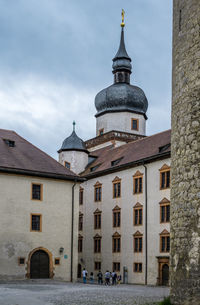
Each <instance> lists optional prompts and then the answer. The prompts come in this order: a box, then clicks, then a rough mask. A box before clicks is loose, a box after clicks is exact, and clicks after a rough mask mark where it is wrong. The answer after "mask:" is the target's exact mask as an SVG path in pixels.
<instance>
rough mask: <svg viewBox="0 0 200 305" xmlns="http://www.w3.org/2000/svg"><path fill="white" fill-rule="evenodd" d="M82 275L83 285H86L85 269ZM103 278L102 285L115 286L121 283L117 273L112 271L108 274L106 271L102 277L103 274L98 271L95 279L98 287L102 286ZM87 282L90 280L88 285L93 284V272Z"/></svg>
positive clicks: (86, 273) (86, 274)
mask: <svg viewBox="0 0 200 305" xmlns="http://www.w3.org/2000/svg"><path fill="white" fill-rule="evenodd" d="M82 275H83V283H84V284H86V282H87V276H88V272H87V270H86V269H85V268H84V269H83V271H82ZM103 278H104V283H105V285H106V286H108V285H117V284H120V283H121V275H117V273H116V272H115V271H114V270H113V272H110V271H108V270H107V271H106V273H105V274H104V276H103V273H102V272H101V270H99V272H98V273H97V279H98V284H99V285H102V284H103ZM89 280H90V284H93V283H94V273H93V272H91V273H90V277H89Z"/></svg>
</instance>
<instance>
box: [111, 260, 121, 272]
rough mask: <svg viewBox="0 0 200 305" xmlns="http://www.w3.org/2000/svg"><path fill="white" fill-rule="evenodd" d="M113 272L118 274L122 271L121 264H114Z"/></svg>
mask: <svg viewBox="0 0 200 305" xmlns="http://www.w3.org/2000/svg"><path fill="white" fill-rule="evenodd" d="M113 271H116V272H119V271H120V263H118V262H117V263H116V262H113Z"/></svg>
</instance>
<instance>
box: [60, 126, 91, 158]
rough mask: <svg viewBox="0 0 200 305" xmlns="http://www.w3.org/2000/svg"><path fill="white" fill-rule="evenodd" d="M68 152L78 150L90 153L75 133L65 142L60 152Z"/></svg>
mask: <svg viewBox="0 0 200 305" xmlns="http://www.w3.org/2000/svg"><path fill="white" fill-rule="evenodd" d="M66 150H77V151H84V152H86V153H88V151H87V149H86V146H85V143H84V141H83V140H82V139H80V138H79V137H78V136H77V134H76V132H75V131H73V132H72V134H71V135H70V136H69V137H68V138H66V139H65V140H64V141H63V143H62V146H61V148H60V149H59V151H58V152H61V151H66Z"/></svg>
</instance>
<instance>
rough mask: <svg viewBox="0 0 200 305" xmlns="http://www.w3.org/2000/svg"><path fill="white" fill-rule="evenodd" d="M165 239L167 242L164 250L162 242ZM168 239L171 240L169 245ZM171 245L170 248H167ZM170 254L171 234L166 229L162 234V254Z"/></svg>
mask: <svg viewBox="0 0 200 305" xmlns="http://www.w3.org/2000/svg"><path fill="white" fill-rule="evenodd" d="M163 238H164V240H165V247H164V250H162V248H163V247H162V246H163V244H162V241H163ZM168 239H169V243H168ZM168 244H169V248H168V247H167V246H168ZM169 252H170V233H169V232H168V231H167V230H166V229H165V230H163V231H162V232H161V233H160V253H169Z"/></svg>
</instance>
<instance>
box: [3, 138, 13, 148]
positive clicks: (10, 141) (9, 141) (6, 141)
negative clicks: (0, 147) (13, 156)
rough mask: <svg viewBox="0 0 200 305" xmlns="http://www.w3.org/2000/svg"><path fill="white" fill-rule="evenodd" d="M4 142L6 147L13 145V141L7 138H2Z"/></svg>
mask: <svg viewBox="0 0 200 305" xmlns="http://www.w3.org/2000/svg"><path fill="white" fill-rule="evenodd" d="M4 142H5V144H6V145H8V147H15V141H13V140H9V139H4Z"/></svg>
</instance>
